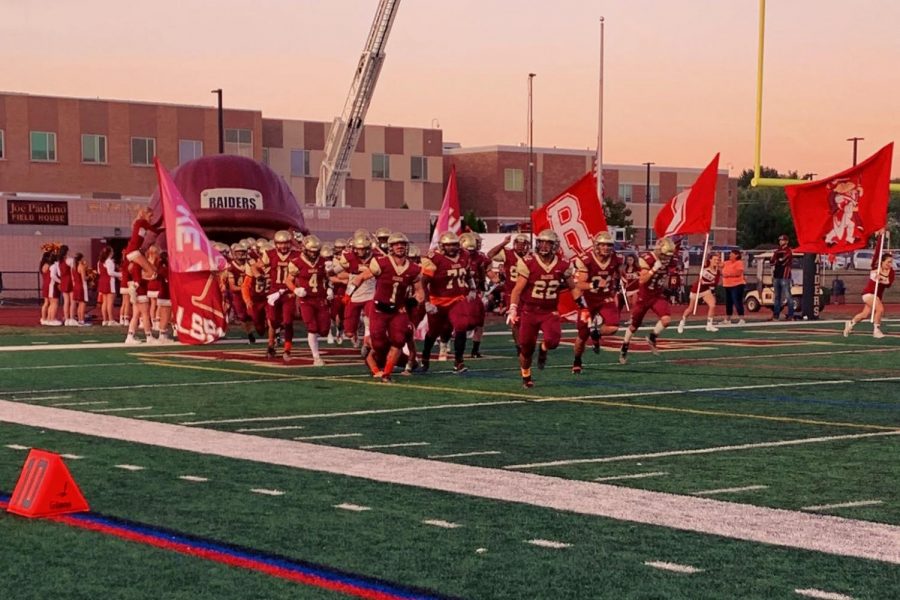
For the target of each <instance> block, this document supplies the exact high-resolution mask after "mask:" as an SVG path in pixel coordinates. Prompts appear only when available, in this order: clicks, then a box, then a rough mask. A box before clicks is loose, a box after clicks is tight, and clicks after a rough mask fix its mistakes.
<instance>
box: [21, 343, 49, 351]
mask: <svg viewBox="0 0 900 600" xmlns="http://www.w3.org/2000/svg"><path fill="white" fill-rule="evenodd" d="M49 343H50V342H31V344H32V346H43V345H45V344H49ZM27 348H29V346H25V347H23V348H22V350H25V349H27Z"/></svg>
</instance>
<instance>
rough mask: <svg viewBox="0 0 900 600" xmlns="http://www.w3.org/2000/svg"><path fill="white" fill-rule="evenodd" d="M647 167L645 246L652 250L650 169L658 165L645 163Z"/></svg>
mask: <svg viewBox="0 0 900 600" xmlns="http://www.w3.org/2000/svg"><path fill="white" fill-rule="evenodd" d="M641 164H642V165H645V166H646V167H647V212H646V215H645V217H644V218H645V221H644V245H646V246H647V250H649V249H650V167H651V166H652V165H655V164H656V163H652V162H645V163H641Z"/></svg>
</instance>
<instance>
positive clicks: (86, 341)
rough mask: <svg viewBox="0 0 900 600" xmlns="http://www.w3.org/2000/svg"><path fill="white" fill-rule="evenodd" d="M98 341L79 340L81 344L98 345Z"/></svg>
mask: <svg viewBox="0 0 900 600" xmlns="http://www.w3.org/2000/svg"><path fill="white" fill-rule="evenodd" d="M99 342H100V340H81V343H82V344H98V343H99Z"/></svg>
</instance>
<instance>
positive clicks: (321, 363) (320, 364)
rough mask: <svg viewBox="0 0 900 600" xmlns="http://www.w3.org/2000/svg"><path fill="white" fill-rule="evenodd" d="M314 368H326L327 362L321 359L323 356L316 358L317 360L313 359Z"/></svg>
mask: <svg viewBox="0 0 900 600" xmlns="http://www.w3.org/2000/svg"><path fill="white" fill-rule="evenodd" d="M313 366H314V367H324V366H325V361H324V360H322V357H321V356H317V357H315V358H314V359H313Z"/></svg>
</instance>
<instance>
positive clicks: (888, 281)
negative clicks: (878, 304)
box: [863, 269, 894, 298]
mask: <svg viewBox="0 0 900 600" xmlns="http://www.w3.org/2000/svg"><path fill="white" fill-rule="evenodd" d="M876 281H878V297H879V298H882V297H884V290H885V289H887V288H889V287H891V285H893V283H894V269H891V270H890V271H888V273H887V275H885V273H884V271H881V272H879V271H872V272H871V273H869V280H868V281H867V282H866V287H865V288H864V289H863V296H865V295H866V294H874V293H875V282H876Z"/></svg>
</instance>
